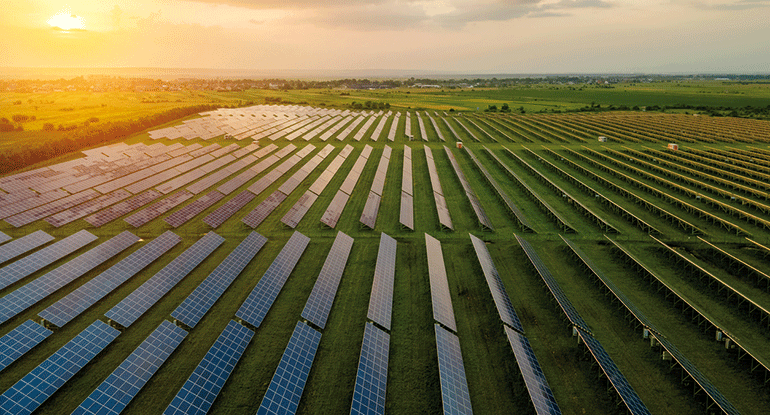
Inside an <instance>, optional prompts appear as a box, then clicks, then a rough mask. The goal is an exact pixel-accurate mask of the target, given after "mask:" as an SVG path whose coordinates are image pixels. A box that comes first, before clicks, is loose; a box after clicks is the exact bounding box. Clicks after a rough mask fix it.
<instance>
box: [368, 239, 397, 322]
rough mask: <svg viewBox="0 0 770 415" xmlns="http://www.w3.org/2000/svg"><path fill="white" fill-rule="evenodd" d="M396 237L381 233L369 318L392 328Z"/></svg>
mask: <svg viewBox="0 0 770 415" xmlns="http://www.w3.org/2000/svg"><path fill="white" fill-rule="evenodd" d="M397 247H398V243H397V242H396V240H395V239H393V238H391V237H390V236H388V235H386V234H385V233H382V234H380V248H379V250H378V251H377V265H375V267H374V281H372V294H371V296H370V297H369V311H368V312H367V314H366V316H367V317H368V318H369V320H372V321H373V322H375V323H377V324H379V325H380V326H382V327H385V328H386V329H388V330H390V318H391V312H392V309H393V281H394V278H395V274H396V248H397Z"/></svg>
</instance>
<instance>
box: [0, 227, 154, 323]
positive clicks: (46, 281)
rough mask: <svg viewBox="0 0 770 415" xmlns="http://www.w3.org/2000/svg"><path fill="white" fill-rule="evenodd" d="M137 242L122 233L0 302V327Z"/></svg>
mask: <svg viewBox="0 0 770 415" xmlns="http://www.w3.org/2000/svg"><path fill="white" fill-rule="evenodd" d="M138 241H139V237H138V236H136V235H134V234H132V233H131V232H129V231H124V232H122V233H121V234H119V235H116V236H114V237H112V238H111V239H110V240H108V241H106V242H104V243H102V244H101V245H99V246H97V247H94V248H93V249H91V250H89V251H88V252H86V253H84V254H82V255H80V256H78V257H77V258H74V259H72V260H71V261H69V262H67V263H66V264H64V265H61V266H59V267H58V268H56V269H54V270H52V271H50V272H48V273H47V274H45V275H43V276H41V277H39V278H37V279H35V280H34V281H32V282H29V283H28V284H26V285H24V286H22V287H20V288H19V289H17V290H15V291H13V292H11V293H10V294H8V295H6V296H5V297H2V298H0V324H2V323H4V322H6V321H8V320H9V319H10V318H12V317H14V316H15V315H17V314H19V313H20V312H22V311H24V310H26V309H27V308H29V307H31V306H32V305H34V304H35V303H37V302H38V301H40V300H42V299H44V298H45V297H48V296H49V295H51V294H53V293H54V292H56V291H57V290H59V289H60V288H62V287H64V286H65V285H67V284H69V283H71V282H72V281H74V280H75V279H77V278H79V277H81V276H83V275H85V274H86V273H87V272H89V271H91V270H92V269H94V268H95V267H97V266H98V265H100V264H102V263H103V262H105V261H107V260H109V259H110V258H112V257H113V256H115V255H117V254H118V253H120V252H122V251H123V250H125V249H126V248H128V247H129V246H131V245H133V244H134V243H136V242H138Z"/></svg>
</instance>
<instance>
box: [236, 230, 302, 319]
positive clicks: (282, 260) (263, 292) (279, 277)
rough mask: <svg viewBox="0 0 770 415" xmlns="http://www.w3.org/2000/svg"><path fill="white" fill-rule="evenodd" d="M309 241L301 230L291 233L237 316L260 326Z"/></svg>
mask: <svg viewBox="0 0 770 415" xmlns="http://www.w3.org/2000/svg"><path fill="white" fill-rule="evenodd" d="M308 243H310V238H308V237H307V236H305V235H303V234H301V233H299V232H294V233H293V234H292V235H291V238H289V241H288V242H286V245H284V247H283V249H281V252H279V253H278V256H277V257H275V260H273V263H272V264H270V267H268V268H267V271H265V275H263V276H262V278H261V279H260V280H259V282H258V283H257V285H256V287H254V289H253V290H252V291H251V293H250V294H249V296H248V298H246V301H244V302H243V304H242V305H241V308H239V309H238V312H237V313H235V316H236V317H238V318H240V319H241V320H243V321H245V322H247V323H249V324H251V325H252V326H254V327H259V325H260V324H262V320H263V319H264V318H265V316H266V315H267V312H268V311H269V310H270V307H271V306H272V305H273V302H274V301H275V299H276V297H278V293H279V292H281V288H283V285H284V284H285V283H286V280H287V279H289V275H290V274H291V271H292V270H293V269H294V267H295V266H296V265H297V262H298V261H299V258H300V257H301V256H302V253H303V252H305V248H307V245H308Z"/></svg>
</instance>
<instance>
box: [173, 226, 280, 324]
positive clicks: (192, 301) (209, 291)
mask: <svg viewBox="0 0 770 415" xmlns="http://www.w3.org/2000/svg"><path fill="white" fill-rule="evenodd" d="M265 243H267V238H265V237H264V236H262V235H260V234H258V233H256V232H251V233H250V234H249V235H248V236H246V238H244V240H243V241H241V243H240V244H238V246H237V247H236V248H235V249H234V250H233V252H231V253H230V255H228V256H227V258H225V260H224V261H222V263H221V264H219V266H217V268H216V269H215V270H214V271H212V272H211V274H209V276H208V277H206V279H205V280H204V281H203V282H202V283H201V284H200V285H199V286H198V287H197V288H196V289H195V291H193V292H192V293H191V294H190V295H189V296H187V298H186V299H185V300H184V302H183V303H182V304H181V305H180V306H179V307H177V308H176V310H174V312H172V313H171V317H173V318H175V319H177V320H179V321H181V322H182V323H184V324H185V325H186V326H187V327H191V328H194V327H195V325H196V324H198V322H199V321H200V319H201V318H203V316H204V315H205V314H206V313H207V312H208V311H209V309H210V308H211V306H213V305H214V303H215V302H216V301H217V300H218V299H219V297H220V296H221V295H222V294H223V293H224V292H225V290H226V289H227V287H229V286H230V284H232V282H233V281H235V278H237V277H238V275H240V274H241V272H242V271H243V269H244V268H246V265H248V264H249V262H251V260H252V259H254V257H255V256H256V255H257V253H258V252H259V250H260V249H262V247H263V246H264V245H265Z"/></svg>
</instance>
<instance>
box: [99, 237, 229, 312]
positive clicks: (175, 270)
mask: <svg viewBox="0 0 770 415" xmlns="http://www.w3.org/2000/svg"><path fill="white" fill-rule="evenodd" d="M224 240H225V239H224V238H222V237H221V236H219V235H217V234H215V233H214V232H209V233H207V234H206V235H205V236H204V237H203V238H201V239H199V240H198V242H196V243H195V244H194V245H193V246H191V247H189V248H187V250H185V251H184V252H182V253H181V254H180V255H179V256H178V257H176V258H175V259H174V260H173V261H171V262H170V263H169V264H168V265H166V266H165V267H163V269H162V270H160V271H158V272H157V273H156V274H155V275H153V276H152V278H150V279H149V280H147V281H145V283H144V284H142V285H141V286H140V287H139V288H137V289H136V290H134V292H132V293H131V294H129V295H128V297H126V298H124V299H123V301H121V302H120V303H118V305H116V306H115V307H113V308H112V309H111V310H110V311H108V312H107V313H105V314H104V315H105V316H107V318H109V319H110V320H112V321H114V322H116V323H118V324H120V325H121V326H123V327H128V326H130V325H131V324H133V323H134V321H136V320H137V319H138V318H139V317H141V316H142V314H144V312H145V311H147V310H148V309H149V308H150V307H152V306H153V305H154V304H155V303H156V302H158V300H160V299H161V297H163V296H164V295H165V294H166V293H167V292H169V290H171V289H172V288H173V287H174V286H175V285H176V284H177V283H179V281H181V280H182V278H184V277H185V276H187V274H189V273H190V272H191V271H192V270H193V269H195V267H197V266H198V264H200V263H201V262H203V260H204V259H206V257H208V256H209V255H210V254H211V253H212V252H214V250H215V249H216V248H217V247H218V246H219V245H221V244H222V242H224Z"/></svg>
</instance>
